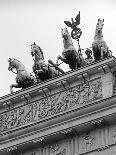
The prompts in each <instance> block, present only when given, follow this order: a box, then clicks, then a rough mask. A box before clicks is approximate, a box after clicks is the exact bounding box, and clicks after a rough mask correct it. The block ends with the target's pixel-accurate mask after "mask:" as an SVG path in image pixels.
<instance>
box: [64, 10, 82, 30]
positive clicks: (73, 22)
mask: <svg viewBox="0 0 116 155" xmlns="http://www.w3.org/2000/svg"><path fill="white" fill-rule="evenodd" d="M64 23H65V24H66V25H67V26H68V27H71V28H72V29H75V28H76V27H77V26H78V25H79V24H80V11H79V13H78V15H77V16H76V18H75V21H74V19H73V18H71V22H70V21H64Z"/></svg>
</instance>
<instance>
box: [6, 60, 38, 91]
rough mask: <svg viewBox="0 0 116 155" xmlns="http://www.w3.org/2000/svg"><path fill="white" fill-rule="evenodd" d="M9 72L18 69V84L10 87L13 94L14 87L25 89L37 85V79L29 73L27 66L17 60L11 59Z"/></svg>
mask: <svg viewBox="0 0 116 155" xmlns="http://www.w3.org/2000/svg"><path fill="white" fill-rule="evenodd" d="M8 62H9V66H8V70H9V71H12V72H13V69H16V84H12V85H11V86H10V92H11V93H12V92H13V87H15V88H22V89H25V88H27V87H30V86H32V85H34V84H36V78H35V77H34V76H33V75H32V74H30V73H28V72H27V70H26V68H25V66H24V65H23V64H22V63H21V62H20V61H19V60H17V59H14V58H9V60H8Z"/></svg>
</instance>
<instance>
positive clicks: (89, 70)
mask: <svg viewBox="0 0 116 155" xmlns="http://www.w3.org/2000/svg"><path fill="white" fill-rule="evenodd" d="M115 65H116V59H115V58H114V57H111V58H109V59H105V60H102V61H99V62H96V63H93V64H91V65H89V66H85V67H83V68H80V69H78V70H75V71H70V72H67V73H65V74H64V75H61V76H58V77H56V78H53V79H50V80H48V81H46V82H42V83H40V84H37V85H34V86H32V87H30V88H28V89H25V90H20V91H17V92H14V93H12V94H8V95H6V96H3V97H1V98H0V107H1V108H4V105H5V104H6V105H8V106H10V104H13V103H14V102H15V103H17V102H22V100H27V98H26V96H28V97H29V98H30V99H31V95H32V96H33V95H34V94H37V95H39V94H43V95H46V94H49V93H50V88H51V89H54V88H55V87H57V85H59V84H60V85H61V86H64V85H63V83H67V84H69V83H70V82H71V81H72V79H74V78H75V79H80V78H81V79H82V81H84V80H85V79H86V78H87V77H89V76H91V74H96V73H100V72H104V71H105V72H107V71H108V70H109V69H112V68H113V67H114V66H115ZM69 81H70V82H69ZM43 88H44V89H45V90H46V91H44V90H43ZM45 92H47V93H46V94H45ZM48 92H49V93H48Z"/></svg>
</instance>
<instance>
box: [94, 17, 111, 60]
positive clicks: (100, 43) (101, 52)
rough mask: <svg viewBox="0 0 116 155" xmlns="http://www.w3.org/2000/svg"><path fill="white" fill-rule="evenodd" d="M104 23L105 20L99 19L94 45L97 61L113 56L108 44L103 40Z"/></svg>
mask: <svg viewBox="0 0 116 155" xmlns="http://www.w3.org/2000/svg"><path fill="white" fill-rule="evenodd" d="M103 23H104V19H103V20H101V19H98V22H97V25H96V30H95V36H94V42H93V43H92V50H93V56H94V59H95V61H98V60H100V59H103V58H107V57H110V56H112V54H111V52H110V50H109V49H108V46H107V44H106V42H105V41H104V39H103V34H102V30H103V25H104V24H103Z"/></svg>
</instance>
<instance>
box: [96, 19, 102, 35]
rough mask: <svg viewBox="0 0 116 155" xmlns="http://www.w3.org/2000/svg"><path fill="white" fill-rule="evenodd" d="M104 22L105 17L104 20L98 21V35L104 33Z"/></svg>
mask: <svg viewBox="0 0 116 155" xmlns="http://www.w3.org/2000/svg"><path fill="white" fill-rule="evenodd" d="M103 23H104V19H103V20H101V19H98V22H97V25H96V34H97V35H98V34H99V35H100V34H102V29H103V25H104V24H103Z"/></svg>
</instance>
